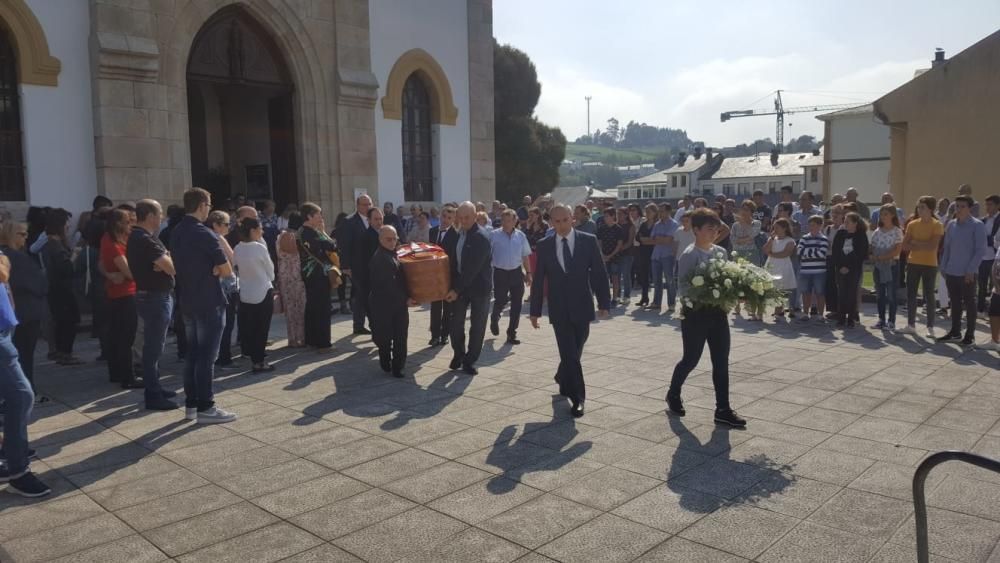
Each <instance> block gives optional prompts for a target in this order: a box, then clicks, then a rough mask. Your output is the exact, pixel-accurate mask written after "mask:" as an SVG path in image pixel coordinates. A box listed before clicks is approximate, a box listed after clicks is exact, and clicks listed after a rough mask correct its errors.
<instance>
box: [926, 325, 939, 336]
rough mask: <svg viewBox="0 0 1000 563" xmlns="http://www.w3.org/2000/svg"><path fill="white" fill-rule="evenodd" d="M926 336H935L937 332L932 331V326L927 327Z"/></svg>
mask: <svg viewBox="0 0 1000 563" xmlns="http://www.w3.org/2000/svg"><path fill="white" fill-rule="evenodd" d="M927 338H937V333H936V332H934V327H928V328H927Z"/></svg>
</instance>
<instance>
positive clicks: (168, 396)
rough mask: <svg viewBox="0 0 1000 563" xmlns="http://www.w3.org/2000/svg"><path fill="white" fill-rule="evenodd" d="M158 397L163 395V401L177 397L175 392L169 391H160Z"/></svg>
mask: <svg viewBox="0 0 1000 563" xmlns="http://www.w3.org/2000/svg"><path fill="white" fill-rule="evenodd" d="M160 395H163V398H164V399H173V398H174V397H176V396H177V391H171V390H170V389H161V390H160Z"/></svg>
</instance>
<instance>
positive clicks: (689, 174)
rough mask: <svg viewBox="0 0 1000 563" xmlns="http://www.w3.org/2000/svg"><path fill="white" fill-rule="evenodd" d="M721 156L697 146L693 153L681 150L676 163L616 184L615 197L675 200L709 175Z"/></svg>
mask: <svg viewBox="0 0 1000 563" xmlns="http://www.w3.org/2000/svg"><path fill="white" fill-rule="evenodd" d="M722 160H723V159H722V155H719V154H714V153H713V151H712V149H707V150H706V151H705V152H702V151H701V148H700V147H698V148H696V149H695V151H694V154H692V155H690V156H688V155H686V154H684V153H681V156H680V158H679V159H678V162H677V163H676V164H674V165H673V166H671V167H670V168H667V169H666V170H660V171H659V172H653V173H652V174H647V175H645V176H642V177H640V178H636V179H634V180H630V181H628V182H625V183H623V184H619V185H618V197H619V199H620V200H622V201H625V202H631V201H657V200H671V201H674V200H677V199H679V198H682V197H684V196H686V195H689V194H692V193H694V192H695V191H697V190H696V188H697V185H698V182H699V181H700V180H701V179H702V178H705V177H708V176H709V175H711V174H712V172H713V171H714V170H715V169H716V168H718V166H719V164H720V163H721V162H722Z"/></svg>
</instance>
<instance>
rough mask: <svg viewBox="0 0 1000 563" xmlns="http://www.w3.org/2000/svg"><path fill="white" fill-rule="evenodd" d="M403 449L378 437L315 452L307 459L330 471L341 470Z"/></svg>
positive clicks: (404, 447) (399, 445)
mask: <svg viewBox="0 0 1000 563" xmlns="http://www.w3.org/2000/svg"><path fill="white" fill-rule="evenodd" d="M405 449H406V446H404V445H402V444H397V443H396V442H392V441H390V440H386V439H385V438H380V437H378V436H371V437H369V438H365V439H363V440H357V441H354V442H350V443H348V444H344V445H343V446H337V447H334V448H330V449H329V450H326V451H319V452H316V453H314V454H312V455H309V456H307V459H309V460H310V461H315V462H316V463H319V464H321V465H325V466H327V467H329V468H331V469H336V470H342V469H345V468H347V467H351V466H354V465H358V464H361V463H365V462H367V461H371V460H373V459H376V458H380V457H382V456H386V455H389V454H392V453H394V452H398V451H400V450H405Z"/></svg>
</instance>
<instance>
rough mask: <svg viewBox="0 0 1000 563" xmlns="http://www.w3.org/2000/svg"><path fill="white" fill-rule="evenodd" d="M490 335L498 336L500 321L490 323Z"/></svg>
mask: <svg viewBox="0 0 1000 563" xmlns="http://www.w3.org/2000/svg"><path fill="white" fill-rule="evenodd" d="M490 334H492V335H493V336H500V319H496V320H491V321H490Z"/></svg>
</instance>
